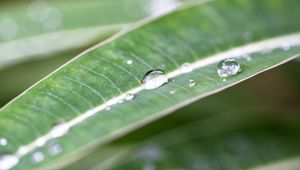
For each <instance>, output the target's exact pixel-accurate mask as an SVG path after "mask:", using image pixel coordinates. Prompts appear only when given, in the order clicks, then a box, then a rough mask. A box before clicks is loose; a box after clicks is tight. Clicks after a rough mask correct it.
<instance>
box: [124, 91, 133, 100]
mask: <svg viewBox="0 0 300 170" xmlns="http://www.w3.org/2000/svg"><path fill="white" fill-rule="evenodd" d="M133 98H134V95H133V94H132V93H127V94H126V95H125V100H127V101H129V100H132V99H133Z"/></svg>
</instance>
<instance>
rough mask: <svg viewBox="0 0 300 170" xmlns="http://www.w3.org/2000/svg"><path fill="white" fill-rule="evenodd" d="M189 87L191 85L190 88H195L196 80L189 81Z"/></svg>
mask: <svg viewBox="0 0 300 170" xmlns="http://www.w3.org/2000/svg"><path fill="white" fill-rule="evenodd" d="M188 85H189V86H190V87H194V86H195V85H196V82H195V81H194V80H192V79H190V80H189V81H188Z"/></svg>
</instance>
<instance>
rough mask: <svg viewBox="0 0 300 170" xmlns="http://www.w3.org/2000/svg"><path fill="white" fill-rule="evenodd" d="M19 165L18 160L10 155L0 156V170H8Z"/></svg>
mask: <svg viewBox="0 0 300 170" xmlns="http://www.w3.org/2000/svg"><path fill="white" fill-rule="evenodd" d="M18 163H19V158H18V157H17V156H15V155H12V154H3V155H0V170H9V169H11V168H12V167H14V166H16V165H17V164H18Z"/></svg>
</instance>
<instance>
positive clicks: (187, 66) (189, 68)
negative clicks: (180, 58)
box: [181, 63, 193, 73]
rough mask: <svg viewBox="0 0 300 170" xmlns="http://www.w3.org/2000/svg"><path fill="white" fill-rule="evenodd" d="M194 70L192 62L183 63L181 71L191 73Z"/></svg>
mask: <svg viewBox="0 0 300 170" xmlns="http://www.w3.org/2000/svg"><path fill="white" fill-rule="evenodd" d="M191 71H193V67H192V66H191V64H190V63H184V64H182V65H181V72H182V73H189V72H191Z"/></svg>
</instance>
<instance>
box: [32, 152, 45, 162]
mask: <svg viewBox="0 0 300 170" xmlns="http://www.w3.org/2000/svg"><path fill="white" fill-rule="evenodd" d="M31 160H32V162H33V163H39V162H41V161H43V160H44V154H43V153H42V152H35V153H34V154H33V155H32V156H31Z"/></svg>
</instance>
